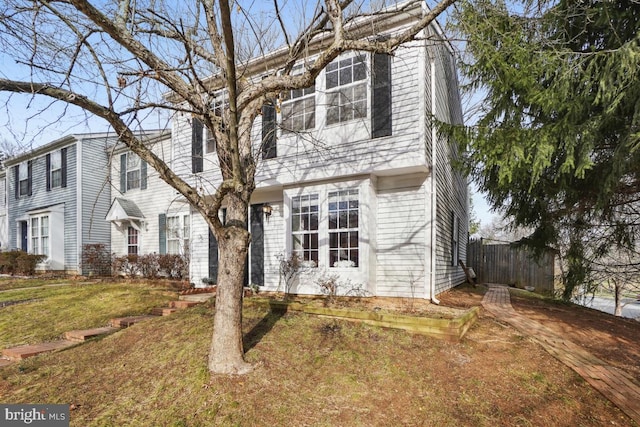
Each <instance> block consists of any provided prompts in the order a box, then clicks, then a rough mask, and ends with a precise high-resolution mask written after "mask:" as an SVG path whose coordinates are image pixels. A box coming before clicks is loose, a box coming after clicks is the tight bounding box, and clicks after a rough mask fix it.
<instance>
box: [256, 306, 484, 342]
mask: <svg viewBox="0 0 640 427" xmlns="http://www.w3.org/2000/svg"><path fill="white" fill-rule="evenodd" d="M244 303H245V304H255V305H258V306H261V307H268V308H270V309H271V310H274V311H284V312H286V311H289V310H291V311H300V312H303V313H307V314H314V315H318V316H326V317H332V318H337V319H343V320H348V321H353V322H362V323H366V324H368V325H374V326H380V327H383V328H393V329H402V330H405V331H409V332H412V333H416V334H421V335H428V336H430V337H433V338H439V339H444V340H447V341H460V340H461V339H462V337H463V336H464V334H465V333H466V332H467V331H468V330H469V328H470V327H471V325H473V324H474V323H475V321H476V320H477V319H478V313H479V312H480V307H472V308H471V309H469V310H467V311H465V313H464V314H462V315H461V316H458V317H454V318H453V319H436V318H431V317H419V316H406V315H401V314H392V313H378V312H372V311H360V310H348V309H343V308H331V307H317V306H311V305H308V304H302V303H299V302H285V301H276V300H257V299H245V300H244Z"/></svg>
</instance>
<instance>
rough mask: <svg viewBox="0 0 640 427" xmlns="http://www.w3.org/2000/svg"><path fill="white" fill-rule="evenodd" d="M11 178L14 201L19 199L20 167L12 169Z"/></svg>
mask: <svg viewBox="0 0 640 427" xmlns="http://www.w3.org/2000/svg"><path fill="white" fill-rule="evenodd" d="M13 178H14V182H15V188H14V195H15V197H16V199H19V198H20V165H16V166H14V167H13Z"/></svg>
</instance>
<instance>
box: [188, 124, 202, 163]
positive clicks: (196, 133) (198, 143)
mask: <svg viewBox="0 0 640 427" xmlns="http://www.w3.org/2000/svg"><path fill="white" fill-rule="evenodd" d="M202 133H203V132H202V122H201V121H200V120H198V119H197V118H195V117H194V118H193V120H191V172H192V173H198V172H202V169H203V159H202V154H203V151H202V148H203V147H202Z"/></svg>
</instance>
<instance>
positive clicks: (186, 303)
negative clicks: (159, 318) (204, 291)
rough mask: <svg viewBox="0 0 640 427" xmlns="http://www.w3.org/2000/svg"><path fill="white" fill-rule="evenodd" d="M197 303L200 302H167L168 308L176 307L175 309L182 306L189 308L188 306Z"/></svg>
mask: <svg viewBox="0 0 640 427" xmlns="http://www.w3.org/2000/svg"><path fill="white" fill-rule="evenodd" d="M198 304H202V303H201V302H199V301H183V300H180V301H171V302H169V308H177V309H183V308H189V307H193V306H194V305H198Z"/></svg>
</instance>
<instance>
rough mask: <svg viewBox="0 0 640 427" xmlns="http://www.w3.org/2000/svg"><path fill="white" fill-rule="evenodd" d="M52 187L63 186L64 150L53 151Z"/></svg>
mask: <svg viewBox="0 0 640 427" xmlns="http://www.w3.org/2000/svg"><path fill="white" fill-rule="evenodd" d="M50 179H51V181H50V182H51V188H54V187H62V151H60V150H57V151H54V152H53V153H51V177H50Z"/></svg>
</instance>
